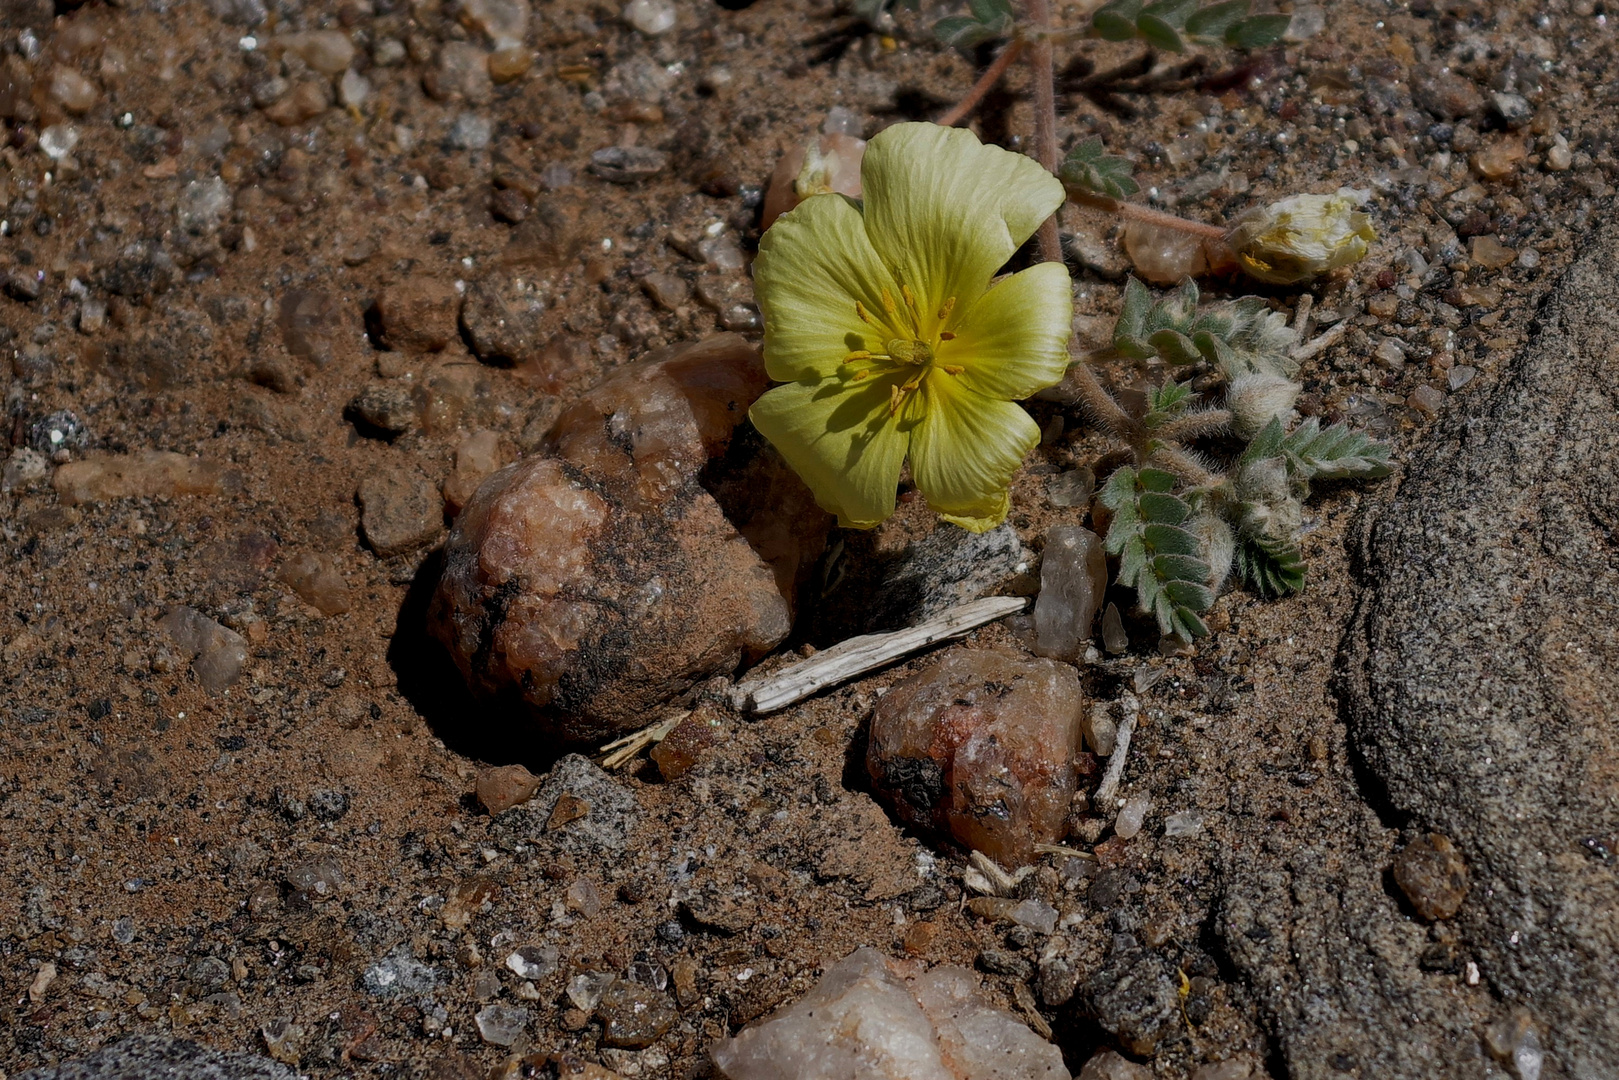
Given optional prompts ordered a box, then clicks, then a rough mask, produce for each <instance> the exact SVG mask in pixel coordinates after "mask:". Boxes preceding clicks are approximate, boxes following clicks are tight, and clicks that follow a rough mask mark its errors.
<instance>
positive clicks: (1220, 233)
mask: <svg viewBox="0 0 1619 1080" xmlns="http://www.w3.org/2000/svg"><path fill="white" fill-rule="evenodd" d="M1068 198H1069V200H1070V201H1072V202H1076V203H1079V204H1080V205H1082V206H1089V207H1090V208H1091V209H1093V210H1102V211H1105V212H1107V213H1109V214H1113V215H1115V216H1117V217H1122V218H1129V219H1131V220H1133V221H1140V222H1143V223H1145V224H1148V225H1157V226H1159V227H1160V228H1165V229H1174V230H1176V231H1177V232H1183V233H1191V234H1192V235H1193V236H1201V237H1204V238H1205V239H1209V240H1224V239H1225V238H1226V230H1225V228H1224V227H1223V226H1220V225H1210V224H1209V223H1208V222H1205V221H1192V220H1190V219H1189V218H1183V217H1177V216H1176V215H1174V214H1171V213H1167V212H1166V211H1163V210H1154V209H1153V208H1152V207H1150V206H1143V205H1141V204H1140V203H1133V202H1124V201H1123V200H1121V199H1113V198H1109V197H1108V196H1106V195H1098V194H1097V193H1096V192H1094V191H1084V190H1081V189H1079V188H1072V187H1071V188H1069V189H1068Z"/></svg>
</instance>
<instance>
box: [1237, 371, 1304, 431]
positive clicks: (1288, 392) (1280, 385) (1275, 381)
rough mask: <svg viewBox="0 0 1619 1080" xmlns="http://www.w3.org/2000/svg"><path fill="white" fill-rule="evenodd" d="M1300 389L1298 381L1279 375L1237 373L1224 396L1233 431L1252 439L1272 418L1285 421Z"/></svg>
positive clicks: (1255, 372)
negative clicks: (1277, 417)
mask: <svg viewBox="0 0 1619 1080" xmlns="http://www.w3.org/2000/svg"><path fill="white" fill-rule="evenodd" d="M1301 389H1302V387H1300V386H1299V384H1298V383H1296V382H1294V381H1293V380H1292V379H1284V378H1282V377H1281V376H1280V375H1271V374H1268V373H1266V372H1261V371H1254V372H1249V373H1248V374H1247V375H1238V376H1237V377H1236V378H1235V379H1232V380H1231V386H1230V388H1229V389H1227V390H1226V396H1225V402H1226V408H1227V409H1228V410H1230V412H1231V430H1232V431H1235V432H1236V433H1237V434H1238V435H1240V436H1241V437H1242V438H1244V439H1252V438H1253V437H1254V436H1255V435H1258V434H1259V433H1260V431H1262V430H1263V429H1264V427H1265V425H1266V424H1268V423H1270V422H1271V418H1272V417H1275V416H1279V417H1281V418H1282V420H1283V422H1284V423H1285V422H1286V420H1287V414H1288V413H1290V412H1292V411H1293V403H1294V402H1295V401H1297V400H1298V397H1299V391H1300V390H1301Z"/></svg>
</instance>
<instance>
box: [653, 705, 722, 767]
mask: <svg viewBox="0 0 1619 1080" xmlns="http://www.w3.org/2000/svg"><path fill="white" fill-rule="evenodd" d="M724 738H725V728H724V726H723V725H722V724H721V722H720V718H719V716H718V715H716V713H715V711H714V709H713V708H712V707H706V706H700V707H699V708H697V709H695V710H693V712H692V713H691V715H690V716H688V717H686V719H684V720H682V721H681V722H680V723H679V724H677V725H675V729H674V730H673V731H671V732H670V733H669V734H668V735H666V736H664V739H663V741H662V742H660V743H658V744H657V745H656V746H654V747H653V748H652V761H653V762H654V763H655V764H656V765H657V766H658V772H659V773H661V774H662V775H663V778H664V779H665V780H677V779H679V778H680V777H682V776H684V775H686V773H688V772H690V771H691V768H692V766H694V765H696V764H697V763H698V762H699V761H701V760H702V759H703V755H704V754H706V753H708V752H709V751H710V750H712V749H713V748H714V747H716V746H718V745H719V744H720V743H721V742H722V741H724Z"/></svg>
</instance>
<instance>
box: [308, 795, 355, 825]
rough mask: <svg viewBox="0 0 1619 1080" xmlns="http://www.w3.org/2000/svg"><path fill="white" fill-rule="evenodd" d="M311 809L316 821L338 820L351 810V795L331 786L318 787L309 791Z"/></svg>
mask: <svg viewBox="0 0 1619 1080" xmlns="http://www.w3.org/2000/svg"><path fill="white" fill-rule="evenodd" d="M309 809H310V812H311V813H313V814H314V815H315V820H316V821H326V822H332V821H338V820H341V819H342V817H343V816H344V815H345V814H347V813H348V812H349V797H348V796H347V795H345V794H344V793H343V792H341V791H334V790H333V789H331V788H316V789H315V790H314V791H311V792H310V793H309Z"/></svg>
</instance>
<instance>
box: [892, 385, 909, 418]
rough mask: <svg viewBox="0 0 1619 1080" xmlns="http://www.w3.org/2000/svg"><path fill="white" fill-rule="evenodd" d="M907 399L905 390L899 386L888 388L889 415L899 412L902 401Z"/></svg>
mask: <svg viewBox="0 0 1619 1080" xmlns="http://www.w3.org/2000/svg"><path fill="white" fill-rule="evenodd" d="M904 400H905V391H903V390H901V389H900V388H899V387H897V386H890V387H889V388H888V415H889V416H893V415H895V414H896V413H898V412H899V406H900V402H902V401H904Z"/></svg>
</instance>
